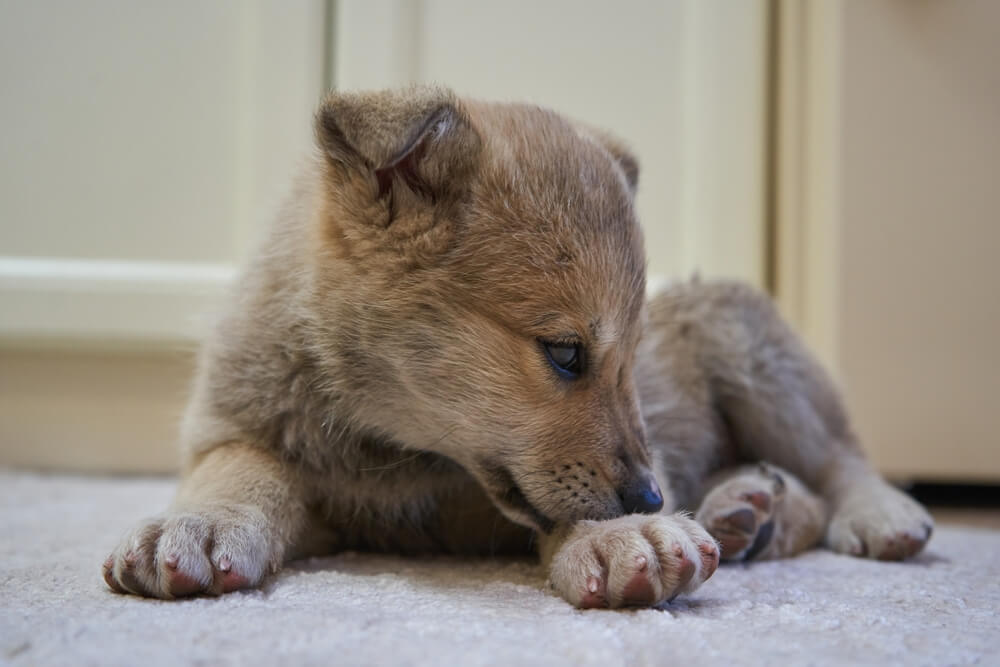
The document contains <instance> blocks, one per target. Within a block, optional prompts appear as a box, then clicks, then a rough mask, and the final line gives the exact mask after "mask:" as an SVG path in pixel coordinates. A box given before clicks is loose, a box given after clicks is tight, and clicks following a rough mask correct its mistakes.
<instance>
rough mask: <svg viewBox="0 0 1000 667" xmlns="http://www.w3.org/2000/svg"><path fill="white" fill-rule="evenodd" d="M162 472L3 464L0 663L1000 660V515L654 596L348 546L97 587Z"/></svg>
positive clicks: (733, 569) (165, 490)
mask: <svg viewBox="0 0 1000 667" xmlns="http://www.w3.org/2000/svg"><path fill="white" fill-rule="evenodd" d="M173 488H174V484H173V482H171V481H167V480H161V479H97V478H80V477H69V476H42V475H34V474H24V473H13V472H0V535H2V538H0V663H8V664H13V665H21V664H25V665H27V664H32V665H35V664H42V665H44V664H74V665H85V664H102V665H141V666H142V667H154V666H156V665H179V664H191V663H210V664H233V665H254V664H260V665H274V664H291V665H310V664H316V665H330V664H338V665H340V664H343V665H348V664H406V665H480V664H504V665H518V666H519V667H523V666H525V665H560V664H567V665H602V666H606V665H631V664H663V665H675V664H684V665H713V664H720V665H721V664H725V665H734V664H735V665H743V664H745V665H757V664H759V665H784V664H793V665H803V664H814V665H826V664H873V665H886V664H907V665H949V664H1000V616H998V610H1000V532H993V531H984V530H976V529H966V528H952V527H946V526H945V527H939V529H938V531H937V533H936V534H935V536H934V538H933V540H932V541H931V544H930V546H929V548H928V550H927V551H926V552H925V553H924V554H922V555H921V556H920V557H918V558H917V559H915V560H914V561H912V562H909V563H877V562H871V561H862V560H856V559H853V558H848V557H843V556H836V555H834V554H832V553H828V552H822V551H816V552H813V553H809V554H806V555H804V556H802V557H799V558H795V559H792V560H788V561H781V562H772V563H758V564H754V565H750V566H742V565H738V566H728V567H726V566H724V567H722V568H721V569H720V570H719V571H718V572H717V573H716V574H715V576H714V577H712V579H710V580H709V581H708V582H707V583H706V584H705V585H704V586H702V588H701V589H700V590H698V591H697V592H696V593H695V594H693V595H691V596H688V597H686V598H679V599H678V600H676V601H675V602H673V603H672V604H669V605H666V606H665V607H664V608H663V609H658V610H649V609H647V610H638V611H624V612H621V611H618V612H615V611H586V612H582V611H576V610H574V609H572V608H570V607H569V606H568V605H567V604H565V603H564V602H562V601H561V600H560V599H558V598H556V597H554V596H553V595H552V594H551V593H550V592H549V591H548V590H547V588H546V585H545V577H544V574H543V572H542V571H541V570H540V568H538V567H537V566H536V565H534V564H533V563H530V562H523V561H499V562H498V561H485V560H482V561H462V560H454V559H447V558H435V559H420V560H413V559H403V558H396V557H392V556H374V555H368V554H354V553H347V554H341V555H338V556H334V557H330V558H322V559H313V560H310V561H303V562H299V563H296V564H293V565H292V566H290V567H288V568H286V569H285V570H284V571H283V572H282V573H281V574H280V575H279V576H277V577H276V578H274V579H272V580H271V581H270V582H269V583H268V584H267V586H266V587H265V589H264V590H262V591H247V592H240V593H235V594H232V595H228V596H225V597H223V598H218V599H212V598H200V599H194V600H185V601H180V602H160V601H152V600H142V599H139V598H135V597H127V596H120V595H115V594H113V593H111V592H110V591H109V590H107V588H106V587H105V585H104V582H103V580H102V579H101V575H100V564H101V561H102V560H103V559H104V557H105V556H106V555H107V552H108V551H110V549H111V547H112V545H113V544H114V543H115V541H116V540H117V539H118V537H119V535H120V534H121V532H122V531H124V530H125V529H126V528H127V527H128V526H129V525H130V524H131V523H132V522H133V521H135V520H136V519H139V518H140V517H143V516H146V515H150V514H154V513H156V512H157V511H159V510H161V509H162V508H163V507H164V506H165V505H166V503H167V502H168V500H169V498H170V496H171V494H172V492H173Z"/></svg>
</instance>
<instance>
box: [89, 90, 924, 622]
mask: <svg viewBox="0 0 1000 667" xmlns="http://www.w3.org/2000/svg"><path fill="white" fill-rule="evenodd" d="M316 136H317V146H318V148H319V153H320V155H319V156H318V157H317V159H316V161H315V163H314V165H313V166H312V168H311V169H310V170H309V171H308V173H306V174H305V176H304V177H303V178H302V179H301V181H300V183H299V185H298V187H297V189H296V191H295V193H294V196H293V197H292V198H291V200H290V203H289V205H288V207H287V208H286V209H285V210H284V211H283V212H282V214H281V215H280V216H279V218H278V220H277V222H276V224H275V225H274V228H273V230H272V233H271V235H270V237H269V238H268V240H267V242H266V243H265V244H264V245H263V247H262V249H261V251H260V253H259V254H258V255H257V256H256V258H255V259H254V260H253V261H252V262H251V263H250V264H249V266H248V267H247V268H246V270H245V271H244V272H243V274H242V278H241V279H240V281H239V284H238V286H237V288H236V292H235V293H234V295H233V297H232V299H231V302H230V305H229V308H228V309H227V311H226V312H225V314H224V315H223V317H222V318H221V320H220V323H219V326H218V327H217V330H216V332H215V334H214V335H213V336H212V337H211V339H210V340H208V341H207V342H206V344H205V346H204V348H203V352H202V356H201V362H200V366H199V372H198V376H197V379H196V382H195V388H194V392H193V395H192V397H191V401H190V406H189V410H188V413H187V415H186V418H185V421H184V428H183V446H184V451H185V456H186V466H185V472H184V478H183V481H182V484H181V489H180V491H179V494H178V497H177V499H176V501H175V503H174V504H173V506H172V507H171V508H170V509H169V510H168V511H167V512H166V513H164V514H163V515H161V516H159V517H156V518H154V519H151V520H148V521H146V522H144V523H142V524H140V525H139V526H138V527H137V528H136V529H135V530H134V531H132V532H131V533H129V534H128V535H126V536H125V537H124V538H123V540H122V542H121V543H120V545H119V546H118V547H117V548H116V549H115V551H114V553H113V554H112V555H111V556H110V557H109V558H108V560H107V562H106V563H105V568H104V569H105V579H106V581H107V582H108V584H109V585H110V586H111V587H112V588H113V589H115V590H117V591H119V592H130V593H135V594H140V595H150V596H157V597H163V598H172V597H178V596H182V595H190V594H196V593H222V592H226V591H230V590H234V589H237V588H243V587H246V586H255V585H257V584H259V582H260V581H261V580H262V578H263V577H265V576H266V575H267V573H268V572H273V571H275V570H276V569H277V568H279V567H280V566H281V564H282V563H283V562H284V561H285V560H287V559H289V558H293V557H296V556H300V555H306V554H314V553H329V552H331V551H334V550H339V549H375V550H394V551H402V552H407V553H410V552H426V551H447V552H460V553H498V552H526V551H530V550H533V549H536V548H537V550H538V552H539V553H540V555H541V557H542V558H543V560H544V561H545V562H546V563H547V564H548V566H549V568H550V573H551V581H552V584H553V586H554V588H555V590H556V591H557V592H558V593H559V594H560V595H562V596H563V597H564V598H566V599H567V600H568V601H570V602H572V603H573V604H576V605H579V606H584V607H595V606H597V607H601V606H610V607H618V606H622V605H647V604H657V603H659V602H661V601H663V600H665V599H668V598H671V597H673V596H675V595H677V594H679V593H682V592H684V591H689V590H692V589H693V588H695V587H697V586H698V585H700V584H701V583H702V582H703V581H705V580H706V579H707V578H708V577H709V576H711V574H712V572H713V571H714V570H715V567H716V565H717V564H718V560H719V557H720V550H721V556H722V557H723V558H747V557H758V558H759V557H780V556H787V555H791V554H794V553H797V552H799V551H801V550H803V549H806V548H809V547H812V546H814V545H816V544H817V543H819V542H820V541H821V540H822V539H824V536H825V539H826V542H827V544H828V545H829V546H830V547H831V548H834V549H836V550H839V551H844V552H848V553H853V554H856V555H868V556H872V557H880V558H903V557H906V556H909V555H912V554H913V553H916V552H917V551H918V550H919V549H920V548H922V546H923V544H924V543H925V542H926V540H927V539H928V537H929V535H930V526H931V523H930V518H929V517H928V516H927V514H926V512H924V511H923V509H922V508H920V507H919V506H918V505H917V504H916V503H914V502H913V501H911V500H909V499H908V498H907V497H905V496H904V495H902V494H900V493H899V492H897V491H895V490H894V489H892V488H891V487H889V486H888V485H887V484H886V483H885V482H884V481H882V480H881V478H879V476H878V475H877V474H876V473H874V472H873V471H872V470H871V469H870V468H869V467H868V465H867V464H866V463H865V461H864V459H863V457H862V455H861V452H860V450H859V448H858V447H857V445H856V442H855V439H854V436H853V434H852V433H851V430H850V427H849V424H848V421H847V418H846V416H845V415H844V412H843V409H842V408H841V405H840V402H839V399H838V397H837V395H836V392H835V391H834V390H833V388H832V387H831V385H830V383H829V381H828V380H827V379H826V376H825V375H824V373H823V372H822V370H821V369H820V368H819V367H818V366H817V365H816V364H815V363H814V362H813V361H812V360H811V359H810V357H809V356H808V354H807V353H806V351H805V350H804V349H803V348H802V346H801V345H800V344H799V343H798V342H797V341H796V340H795V338H794V337H793V336H792V334H791V333H790V332H789V330H788V329H787V328H786V327H785V326H784V325H783V324H782V322H781V321H780V320H779V318H778V317H777V315H776V314H775V312H774V310H773V308H772V307H771V306H770V304H769V303H768V302H767V300H766V298H764V297H762V296H761V295H759V294H756V293H754V292H753V291H751V290H750V289H748V288H746V287H743V286H740V285H732V284H716V283H698V282H694V283H690V284H686V285H681V286H678V287H675V288H673V289H670V290H668V291H667V292H665V293H664V294H663V295H661V296H659V297H658V298H656V299H654V300H653V301H652V302H651V303H650V304H649V305H648V307H647V305H646V304H645V303H644V293H645V275H644V262H645V259H644V252H643V246H642V237H641V233H640V229H639V226H638V224H637V221H636V219H635V213H634V210H633V195H634V192H635V188H636V185H637V179H638V163H637V162H636V160H635V158H634V157H632V156H631V154H630V153H629V152H628V151H627V150H626V149H624V148H623V147H622V145H621V144H619V143H618V142H617V141H616V140H614V139H612V138H611V137H609V136H608V135H606V134H604V133H603V132H600V131H596V130H593V129H590V128H586V127H584V126H581V125H579V124H575V123H572V122H570V121H567V120H566V119H564V118H563V117H561V116H559V115H557V114H555V113H552V112H550V111H546V110H544V109H539V108H536V107H530V106H523V105H512V104H488V103H481V102H475V101H462V100H459V99H457V98H456V97H455V96H454V95H453V94H452V93H450V92H449V91H447V90H441V89H436V88H417V89H410V90H406V91H396V92H381V93H371V94H335V95H332V96H331V97H329V98H328V99H327V100H326V101H325V102H324V104H323V105H322V107H321V108H320V110H319V112H318V114H317V119H316ZM546 343H550V344H562V345H573V346H577V349H578V350H580V354H581V355H583V365H582V370H581V371H580V373H579V377H578V378H576V379H566V378H564V377H561V376H560V375H559V374H558V373H557V372H556V371H555V369H554V368H553V366H552V365H551V364H550V363H549V360H548V359H547V358H546V354H545V351H544V350H545V348H544V345H545V344H546ZM640 398H641V400H640ZM640 405H641V406H642V407H641V410H640ZM761 462H763V463H761ZM747 464H750V465H747ZM661 496H662V499H663V502H662V503H661V501H660V500H661ZM661 504H662V507H663V509H662V510H660V511H657V510H659V509H660V506H661ZM680 509H688V510H690V511H696V512H697V514H696V515H695V516H696V518H697V521H695V520H693V519H692V518H689V516H688V515H686V514H684V513H674V512H676V511H677V510H680ZM636 510H641V511H646V512H649V513H648V514H632V513H631V512H634V511H636Z"/></svg>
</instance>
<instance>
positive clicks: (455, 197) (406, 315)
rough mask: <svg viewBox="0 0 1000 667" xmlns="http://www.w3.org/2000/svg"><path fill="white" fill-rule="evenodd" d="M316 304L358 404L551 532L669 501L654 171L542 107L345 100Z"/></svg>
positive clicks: (318, 256) (424, 98) (328, 156)
mask: <svg viewBox="0 0 1000 667" xmlns="http://www.w3.org/2000/svg"><path fill="white" fill-rule="evenodd" d="M317 137H318V143H319V146H320V148H321V149H322V151H323V154H324V165H323V185H322V188H321V190H322V197H321V201H320V204H319V206H318V213H317V215H316V216H315V220H314V222H315V227H314V229H315V232H316V233H317V234H318V242H317V243H315V244H314V248H315V249H316V253H315V256H314V257H313V265H314V268H315V271H314V276H315V279H314V284H315V289H314V293H313V300H314V303H313V310H314V311H315V312H316V313H318V315H317V319H318V326H319V328H320V330H321V331H320V334H321V335H320V336H319V338H320V339H321V340H322V341H323V343H322V345H323V346H324V351H323V354H324V356H325V357H326V358H328V359H329V360H331V363H332V364H334V366H335V372H336V374H337V377H338V382H340V383H341V385H340V387H339V389H340V391H341V392H343V393H344V394H345V395H346V396H347V400H348V403H349V404H351V405H352V406H353V411H354V413H353V414H352V415H351V417H352V418H353V419H355V420H356V421H358V422H360V423H362V424H364V425H365V426H367V427H369V428H372V429H375V430H377V431H378V432H381V433H384V434H386V435H388V436H389V437H392V438H393V439H395V440H397V441H399V442H401V443H405V444H406V446H409V447H414V448H418V449H424V450H428V451H434V452H437V453H440V454H443V455H445V456H447V457H450V458H452V459H454V460H456V461H457V462H459V463H460V464H461V465H463V466H464V467H466V468H467V469H468V470H469V471H470V472H471V473H472V474H473V475H474V476H475V477H476V478H477V479H478V480H479V481H480V482H481V484H482V485H483V486H484V488H485V489H486V490H487V491H488V493H490V495H491V496H492V498H493V499H494V501H495V502H496V503H497V505H498V506H499V507H500V508H501V509H502V510H503V511H504V512H505V513H507V515H508V516H510V517H511V518H513V519H514V520H517V521H519V522H522V523H525V524H529V525H532V526H534V527H537V528H540V529H543V530H544V529H547V528H548V527H549V526H551V525H552V524H553V523H557V522H563V521H570V520H575V519H581V518H594V519H601V518H611V517H614V516H618V515H620V514H622V513H624V512H632V511H656V510H658V509H659V508H660V506H661V504H662V501H661V498H660V492H659V490H658V489H657V487H656V483H655V481H654V480H653V476H652V475H651V473H650V470H649V465H650V459H649V454H648V451H647V448H646V444H645V436H644V430H643V425H642V422H641V419H640V416H639V410H638V405H637V397H636V391H635V386H634V383H633V379H632V370H633V368H632V367H633V363H634V356H635V348H636V344H637V342H638V337H639V334H640V329H641V324H640V319H641V317H642V314H643V303H644V292H645V270H644V262H645V260H644V252H643V246H642V237H641V233H640V230H639V226H638V224H637V221H636V217H635V212H634V208H633V194H634V190H635V186H636V180H637V176H638V167H637V163H636V161H635V159H634V158H633V157H631V155H629V154H628V153H627V151H625V150H624V149H623V148H622V147H621V146H620V145H619V144H617V143H616V142H615V141H614V140H612V139H611V138H609V137H607V136H606V135H603V134H601V133H598V132H595V131H593V130H588V129H586V128H584V127H582V126H579V125H576V124H573V123H571V122H569V121H568V120H566V119H565V118H563V117H561V116H559V115H557V114H554V113H552V112H549V111H546V110H543V109H539V108H536V107H530V106H520V105H500V104H486V103H479V102H463V101H459V100H458V99H456V98H455V97H454V96H453V95H452V94H451V93H450V92H448V91H444V90H440V89H426V88H421V89H411V90H407V91H403V92H395V93H377V94H367V95H344V94H338V95H334V96H332V97H330V98H329V99H328V100H327V101H326V102H325V103H324V105H323V106H322V108H321V110H320V112H319V114H318V117H317Z"/></svg>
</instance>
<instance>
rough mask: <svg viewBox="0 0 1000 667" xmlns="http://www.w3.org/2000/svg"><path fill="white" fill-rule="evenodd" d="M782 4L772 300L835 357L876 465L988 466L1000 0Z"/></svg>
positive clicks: (999, 320) (993, 410)
mask: <svg viewBox="0 0 1000 667" xmlns="http://www.w3.org/2000/svg"><path fill="white" fill-rule="evenodd" d="M783 10H790V12H789V15H788V16H786V17H783V19H787V20H783V21H782V23H783V24H784V25H786V26H789V27H793V28H794V27H796V26H797V27H798V32H797V33H796V34H797V37H798V38H800V39H799V41H798V42H797V43H798V44H799V45H800V46H801V45H803V44H805V45H808V46H809V48H807V49H805V50H799V51H796V50H795V49H794V46H795V44H796V41H795V40H792V39H789V40H786V42H785V44H784V45H786V46H791V47H793V48H791V49H790V50H789V51H787V56H788V59H787V61H786V62H785V65H787V67H786V69H788V68H791V69H793V70H794V69H795V68H797V67H798V68H800V69H798V71H799V74H805V75H807V76H800V77H799V83H800V87H799V88H798V90H797V92H798V93H799V94H800V95H802V97H803V99H805V100H806V104H804V105H803V107H802V108H803V110H805V112H806V113H805V115H799V116H798V118H799V120H801V121H802V124H801V125H796V124H794V123H786V124H785V126H784V127H783V132H785V133H786V137H787V135H788V134H791V133H798V136H800V137H805V138H806V140H805V141H804V143H803V142H800V143H796V142H795V141H792V140H790V141H789V142H787V145H786V146H785V148H786V149H787V150H786V151H785V152H783V153H782V154H781V158H782V159H783V160H784V163H785V166H786V167H787V169H783V170H782V173H783V174H784V175H785V176H786V178H784V179H782V182H781V183H779V190H781V191H782V193H783V197H786V200H785V201H786V204H789V205H788V206H787V207H786V208H785V210H784V211H783V216H784V220H783V223H787V224H788V225H789V226H790V231H791V234H788V235H782V238H783V239H784V241H785V242H784V243H782V250H781V251H780V252H779V259H780V260H781V263H779V295H780V296H781V298H782V300H783V305H784V306H785V307H786V308H787V309H788V311H789V312H790V313H791V315H792V317H793V319H795V320H796V322H797V323H798V324H799V325H800V326H801V327H802V329H803V330H804V331H805V333H806V335H807V338H809V339H810V341H811V342H813V343H814V345H815V346H816V347H818V348H819V349H820V350H821V352H822V354H823V356H824V357H825V358H826V359H827V360H828V361H829V362H830V363H831V365H833V366H834V367H835V368H837V369H838V371H839V375H840V379H841V381H842V384H843V385H844V387H845V389H846V394H847V398H848V403H849V405H850V407H851V409H852V412H853V413H854V417H855V420H856V425H857V428H858V431H859V432H860V435H861V437H862V440H863V443H864V446H865V449H866V450H867V451H868V452H869V454H870V455H871V456H872V458H873V459H874V460H875V462H876V463H877V464H878V466H879V467H880V468H881V469H882V470H883V471H885V472H886V473H887V474H889V475H891V476H894V477H899V478H922V479H930V480H944V481H947V480H977V479H979V480H989V481H993V482H995V481H996V480H998V479H1000V435H998V429H997V412H998V408H1000V403H998V396H1000V351H998V347H997V343H998V341H1000V296H998V294H997V287H998V285H1000V265H998V263H997V253H998V251H1000V224H998V222H1000V187H998V185H1000V180H998V174H1000V69H998V68H997V63H1000V41H998V40H997V38H996V26H997V25H998V23H1000V4H998V3H995V2H990V1H989V0H978V1H973V0H970V1H965V2H959V1H941V2H933V3H919V2H870V1H868V0H850V1H848V2H842V3H797V2H789V3H783ZM783 66H784V65H783ZM802 67H804V69H801V68H802ZM786 82H787V81H786ZM810 87H812V88H810ZM794 108H795V106H794V104H789V105H786V106H785V109H786V110H789V109H790V110H792V111H794ZM788 118H792V119H794V118H796V115H795V114H794V113H790V114H788ZM788 138H789V139H792V137H788ZM797 152H798V153H797ZM797 155H805V156H806V158H805V159H804V160H800V161H798V162H796V159H795V158H796V156H797ZM790 172H794V173H790ZM796 173H797V174H798V175H799V176H796ZM803 174H804V175H805V176H802V175H803ZM796 198H798V200H799V201H798V204H799V206H795V205H793V204H795V200H796ZM782 267H783V268H784V269H786V270H785V271H781V270H780V269H781V268H782Z"/></svg>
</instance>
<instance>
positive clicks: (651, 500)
mask: <svg viewBox="0 0 1000 667" xmlns="http://www.w3.org/2000/svg"><path fill="white" fill-rule="evenodd" d="M618 497H619V498H620V499H621V501H622V507H623V508H624V509H625V512H626V514H655V513H656V512H659V511H660V510H661V509H663V494H662V493H660V487H659V486H658V485H657V483H656V480H655V479H653V476H652V475H637V476H635V477H633V478H632V480H631V481H629V483H628V484H626V485H625V486H624V487H623V488H621V489H619V491H618Z"/></svg>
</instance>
